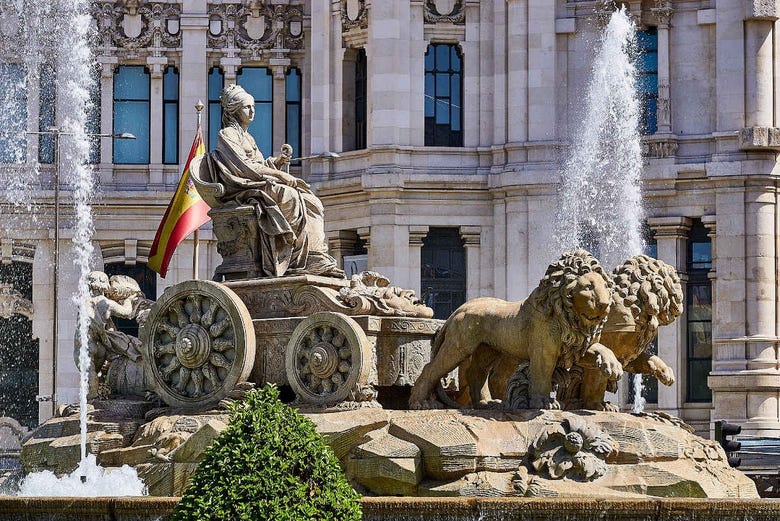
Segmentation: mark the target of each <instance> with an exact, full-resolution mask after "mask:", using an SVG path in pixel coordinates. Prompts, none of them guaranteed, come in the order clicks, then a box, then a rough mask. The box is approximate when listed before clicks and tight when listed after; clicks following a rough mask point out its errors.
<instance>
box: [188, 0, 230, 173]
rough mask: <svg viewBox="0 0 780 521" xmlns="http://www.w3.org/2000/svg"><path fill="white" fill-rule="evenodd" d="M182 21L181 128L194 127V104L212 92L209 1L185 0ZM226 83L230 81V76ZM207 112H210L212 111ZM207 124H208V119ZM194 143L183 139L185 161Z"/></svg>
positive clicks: (196, 120)
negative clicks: (209, 55) (208, 58)
mask: <svg viewBox="0 0 780 521" xmlns="http://www.w3.org/2000/svg"><path fill="white" fill-rule="evenodd" d="M180 24H181V46H182V56H181V67H180V70H179V85H180V97H179V128H180V129H193V128H196V127H197V125H198V116H197V114H196V112H195V111H194V110H193V107H194V106H195V105H196V104H197V103H198V100H200V101H202V102H204V103H206V102H207V100H208V94H209V92H208V81H206V78H207V75H208V66H207V63H206V43H207V38H206V31H208V26H209V18H208V15H207V14H206V0H184V2H183V5H182V13H181V21H180ZM234 80H235V78H234ZM225 82H226V83H227V75H226V77H225ZM206 113H207V115H208V110H206ZM204 124H206V125H207V124H208V122H204ZM205 129H206V131H207V129H208V127H207V126H206V127H205ZM213 145H214V144H213V143H212V146H213ZM190 146H192V140H191V139H190V138H187V139H180V140H179V158H180V159H181V160H182V161H186V159H187V155H188V154H189V151H190ZM177 178H178V174H177Z"/></svg>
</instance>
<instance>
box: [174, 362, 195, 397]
mask: <svg viewBox="0 0 780 521" xmlns="http://www.w3.org/2000/svg"><path fill="white" fill-rule="evenodd" d="M191 374H192V371H191V370H189V369H187V368H186V367H181V368H179V383H177V384H176V385H175V386H174V388H175V389H176V390H177V391H179V392H180V393H182V394H184V392H185V391H186V390H187V383H188V382H189V381H190V375H191Z"/></svg>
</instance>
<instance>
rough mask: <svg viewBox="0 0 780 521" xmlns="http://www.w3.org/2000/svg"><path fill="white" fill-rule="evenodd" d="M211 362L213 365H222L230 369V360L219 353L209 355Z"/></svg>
mask: <svg viewBox="0 0 780 521" xmlns="http://www.w3.org/2000/svg"><path fill="white" fill-rule="evenodd" d="M209 362H211V364H212V365H215V366H217V367H222V368H224V369H230V365H231V364H230V360H228V359H227V358H225V357H224V356H223V355H221V354H219V353H211V356H209Z"/></svg>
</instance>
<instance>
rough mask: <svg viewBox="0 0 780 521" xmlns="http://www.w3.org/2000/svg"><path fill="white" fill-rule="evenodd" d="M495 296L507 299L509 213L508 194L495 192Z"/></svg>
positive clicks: (493, 201)
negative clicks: (507, 210)
mask: <svg viewBox="0 0 780 521" xmlns="http://www.w3.org/2000/svg"><path fill="white" fill-rule="evenodd" d="M492 205H493V251H494V252H493V259H494V261H493V296H495V297H497V298H503V299H506V298H507V296H506V285H507V240H506V239H507V228H506V226H507V212H506V194H505V193H504V192H494V193H493V199H492Z"/></svg>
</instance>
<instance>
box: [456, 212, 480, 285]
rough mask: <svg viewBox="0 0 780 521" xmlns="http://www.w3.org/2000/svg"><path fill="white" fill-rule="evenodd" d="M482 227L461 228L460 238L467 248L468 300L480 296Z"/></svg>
mask: <svg viewBox="0 0 780 521" xmlns="http://www.w3.org/2000/svg"><path fill="white" fill-rule="evenodd" d="M481 235H482V228H481V227H480V226H461V227H460V237H461V238H462V239H463V243H464V246H465V248H466V300H469V299H472V298H476V297H478V296H479V284H480V282H479V279H480V275H481V273H482V270H481V267H480V262H479V260H480V242H481V241H480V236H481Z"/></svg>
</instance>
